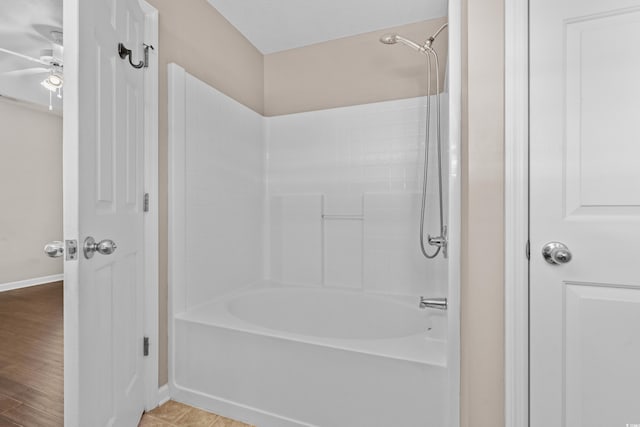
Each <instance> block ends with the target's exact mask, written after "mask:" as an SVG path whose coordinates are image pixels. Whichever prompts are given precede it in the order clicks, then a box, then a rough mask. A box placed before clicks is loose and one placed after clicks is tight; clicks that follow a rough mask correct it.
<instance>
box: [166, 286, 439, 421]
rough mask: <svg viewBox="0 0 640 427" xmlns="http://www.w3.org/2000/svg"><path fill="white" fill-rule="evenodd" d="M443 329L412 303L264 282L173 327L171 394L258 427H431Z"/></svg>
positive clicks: (435, 318)
mask: <svg viewBox="0 0 640 427" xmlns="http://www.w3.org/2000/svg"><path fill="white" fill-rule="evenodd" d="M444 323H445V322H444V318H443V316H438V315H430V314H429V313H428V312H426V311H424V310H420V309H419V308H417V306H416V304H415V301H411V303H410V302H408V301H402V300H395V299H393V298H389V297H380V296H371V295H365V294H362V293H359V292H350V291H341V290H325V289H313V288H300V287H287V286H277V285H274V284H272V283H263V284H260V285H259V286H256V287H253V288H250V289H246V290H243V291H241V292H238V293H235V294H233V295H228V296H225V297H221V298H219V299H217V300H215V301H213V302H211V303H207V304H204V305H202V306H199V307H197V308H195V309H193V310H190V311H189V312H186V313H182V314H180V315H177V316H176V319H175V326H174V327H175V330H174V334H175V337H176V338H175V341H174V346H177V347H178V348H180V351H179V352H177V353H176V356H175V360H174V387H175V388H174V390H173V391H172V393H175V394H174V395H173V396H174V397H175V398H176V399H177V400H182V401H186V402H189V403H192V404H195V405H197V406H200V407H204V408H206V409H209V410H212V411H214V412H218V413H223V414H225V415H227V416H230V417H235V418H237V419H242V420H247V421H250V422H253V423H256V424H258V425H259V426H261V427H269V426H273V427H276V426H277V427H286V426H308V425H315V426H336V425H341V426H342V425H344V426H403V427H411V426H434V427H436V426H438V427H441V426H444V425H445V419H444V415H445V412H444V411H443V408H444V407H445V405H446V401H445V397H446V393H443V391H444V390H446V381H447V369H446V339H445V336H446V326H445V324H444ZM240 402H241V403H240Z"/></svg>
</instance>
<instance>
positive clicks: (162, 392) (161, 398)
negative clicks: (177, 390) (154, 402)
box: [158, 384, 171, 406]
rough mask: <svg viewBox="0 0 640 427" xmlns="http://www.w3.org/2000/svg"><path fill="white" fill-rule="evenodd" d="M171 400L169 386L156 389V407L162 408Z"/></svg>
mask: <svg viewBox="0 0 640 427" xmlns="http://www.w3.org/2000/svg"><path fill="white" fill-rule="evenodd" d="M169 400H171V391H170V389H169V384H165V385H163V386H162V387H160V388H159V389H158V406H162V405H164V404H165V403H167V402H168V401H169Z"/></svg>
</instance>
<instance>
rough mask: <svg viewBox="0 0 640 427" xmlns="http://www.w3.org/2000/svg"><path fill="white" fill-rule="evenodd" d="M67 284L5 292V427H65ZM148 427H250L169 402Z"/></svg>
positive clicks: (1, 393) (0, 398)
mask: <svg viewBox="0 0 640 427" xmlns="http://www.w3.org/2000/svg"><path fill="white" fill-rule="evenodd" d="M62 304H63V301H62V282H56V283H50V284H47V285H42V286H34V287H31V288H24V289H17V290H14V291H7V292H0V427H63V424H64V423H63V411H64V400H63V396H64V389H63V388H64V387H63V385H64V375H63V372H64V371H63V366H64V359H63V351H64V336H63V323H62V322H63V318H62V306H63V305H62ZM140 426H144V427H182V426H192V427H195V426H198V427H250V426H248V425H247V424H243V423H240V422H238V421H233V420H231V419H229V418H224V417H222V416H219V415H215V414H209V413H207V412H204V411H201V410H199V409H195V408H192V407H190V406H186V405H183V404H181V403H176V402H173V401H169V402H167V403H165V404H164V405H163V406H161V407H159V408H156V409H154V410H153V411H151V412H149V413H148V414H145V415H144V417H143V419H142V421H141V422H140Z"/></svg>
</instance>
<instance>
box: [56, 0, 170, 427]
mask: <svg viewBox="0 0 640 427" xmlns="http://www.w3.org/2000/svg"><path fill="white" fill-rule="evenodd" d="M81 1H82V0H64V2H63V16H64V32H65V34H66V37H65V38H66V43H65V45H67V46H68V47H67V49H65V63H66V64H67V65H69V67H67V69H66V70H65V77H67V79H68V80H70V81H72V80H73V79H76V80H77V79H78V78H79V75H78V74H79V73H78V58H77V55H78V51H77V46H78V43H79V40H78V35H77V28H78V27H79V21H78V20H79V14H78V10H79V5H80V2H81ZM138 1H139V2H140V5H141V7H142V9H143V11H144V12H145V14H146V22H145V32H146V34H145V38H146V40H148V41H147V43H149V44H151V45H152V46H153V47H154V50H152V51H151V52H150V55H149V68H147V69H146V70H145V72H146V73H147V76H146V78H145V88H144V91H145V92H144V93H145V97H144V98H145V101H144V104H145V105H144V109H145V117H144V120H145V125H144V126H145V138H144V152H145V154H144V191H145V192H146V193H149V198H150V203H149V212H146V213H145V214H144V252H145V260H144V270H145V281H144V295H145V301H144V311H145V312H144V334H145V336H147V337H149V344H150V348H149V356H148V357H146V358H145V360H144V367H143V369H144V372H143V375H144V382H145V385H144V390H145V399H144V400H145V405H146V409H152V408H154V407H156V406H157V405H158V402H159V399H160V398H159V390H158V351H159V346H158V335H159V333H158V328H159V324H158V233H159V230H158V48H159V46H158V11H157V10H156V9H155V8H153V7H152V6H151V5H150V4H148V3H147V2H146V1H144V0H138ZM116 48H117V46H114V49H116ZM75 92H77V91H74V90H72V91H71V96H67V97H65V102H64V112H65V114H64V118H63V120H64V123H65V127H66V126H69V128H70V129H75V128H77V120H78V99H77V95H78V94H77V93H75ZM67 138H77V136H76V135H68V134H65V135H64V138H63V143H64V140H66V139H67ZM63 175H64V179H65V180H77V179H78V176H77V174H75V173H74V172H72V173H69V172H67V171H63ZM67 262H73V261H67ZM64 313H65V314H64V316H65V343H64V351H65V358H64V359H65V365H66V364H67V363H72V364H73V363H76V364H77V363H78V362H79V361H78V360H77V357H76V355H75V354H76V353H77V348H78V339H79V337H78V335H77V334H71V333H67V329H68V327H69V326H73V325H75V326H76V327H77V324H78V315H77V295H71V296H65V299H64ZM140 351H142V343H140ZM67 381H77V378H70V377H68V376H67V374H66V369H65V383H66V382H67ZM66 393H67V390H66V387H65V402H67V400H68V401H77V396H66ZM68 417H69V420H67V418H68ZM74 417H75V415H73V414H68V413H67V408H66V404H65V425H68V424H67V422H73V420H74V419H75V418H74Z"/></svg>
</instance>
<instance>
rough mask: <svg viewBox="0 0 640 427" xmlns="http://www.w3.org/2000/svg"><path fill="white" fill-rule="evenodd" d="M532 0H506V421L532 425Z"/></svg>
mask: <svg viewBox="0 0 640 427" xmlns="http://www.w3.org/2000/svg"><path fill="white" fill-rule="evenodd" d="M528 241H529V1H528V0H510V1H507V2H505V289H504V292H505V301H504V304H505V306H504V310H505V425H506V426H509V427H528V426H529V261H528V259H527V255H526V251H527V246H528Z"/></svg>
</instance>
